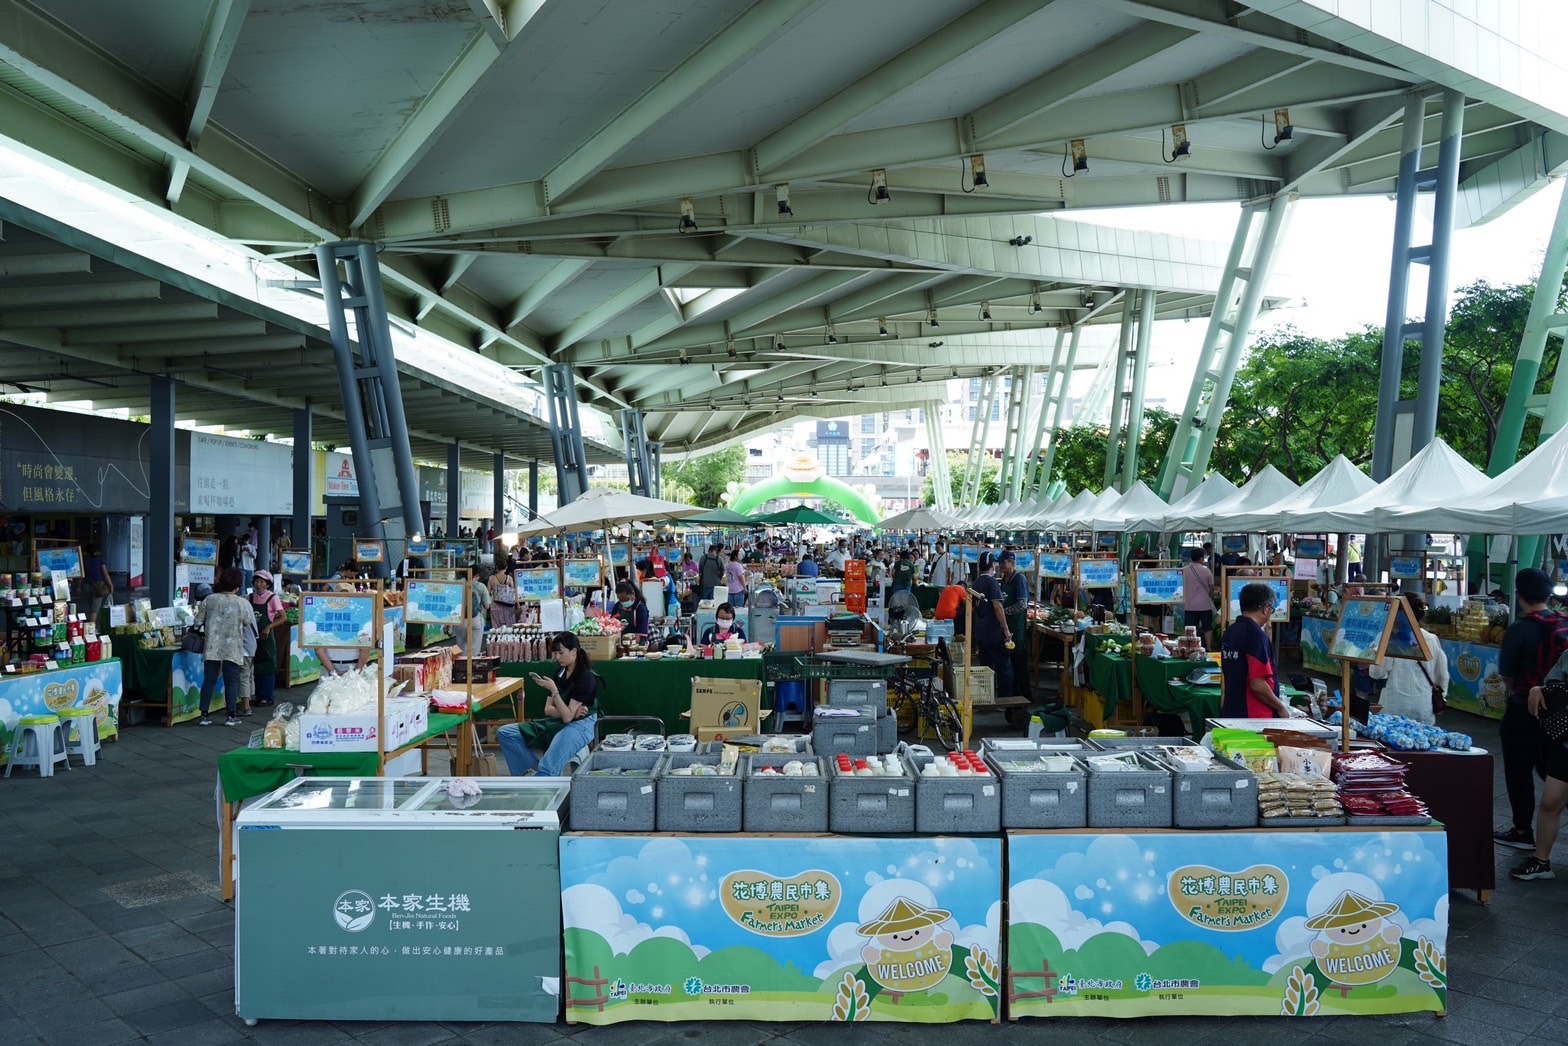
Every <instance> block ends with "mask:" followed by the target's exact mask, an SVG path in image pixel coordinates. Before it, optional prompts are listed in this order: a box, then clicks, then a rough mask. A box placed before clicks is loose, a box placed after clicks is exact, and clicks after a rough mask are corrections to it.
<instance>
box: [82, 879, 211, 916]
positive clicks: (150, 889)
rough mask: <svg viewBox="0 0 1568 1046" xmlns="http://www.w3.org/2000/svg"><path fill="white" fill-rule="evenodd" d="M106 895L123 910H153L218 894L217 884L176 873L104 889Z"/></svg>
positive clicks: (118, 884) (209, 880)
mask: <svg viewBox="0 0 1568 1046" xmlns="http://www.w3.org/2000/svg"><path fill="white" fill-rule="evenodd" d="M103 892H104V894H105V895H106V896H107V897H108V898H109V899H110V900H112V901H115V902H116V903H118V904H119V905H120V907H122V908H151V907H152V906H153V905H155V904H168V903H169V902H170V901H178V900H180V899H181V898H183V897H194V896H195V895H197V894H203V893H217V892H218V884H217V883H215V882H213V881H212V880H211V879H208V878H205V877H203V876H200V875H197V874H196V873H195V872H174V873H172V874H170V875H155V876H153V877H152V878H151V879H137V880H135V881H133V882H128V883H117V884H116V885H114V886H105V887H104V888H103Z"/></svg>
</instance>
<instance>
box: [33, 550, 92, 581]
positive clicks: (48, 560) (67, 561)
mask: <svg viewBox="0 0 1568 1046" xmlns="http://www.w3.org/2000/svg"><path fill="white" fill-rule="evenodd" d="M33 564H34V566H35V567H36V568H37V569H38V571H39V572H40V573H45V574H49V573H52V574H54V576H55V577H81V576H82V550H81V549H80V548H79V547H77V546H75V545H69V546H64V547H61V548H40V549H37V550H35V551H34V552H33Z"/></svg>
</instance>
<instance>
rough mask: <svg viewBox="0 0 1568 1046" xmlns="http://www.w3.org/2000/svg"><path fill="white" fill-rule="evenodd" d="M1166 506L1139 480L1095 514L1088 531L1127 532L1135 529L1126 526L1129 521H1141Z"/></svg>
mask: <svg viewBox="0 0 1568 1046" xmlns="http://www.w3.org/2000/svg"><path fill="white" fill-rule="evenodd" d="M1167 507H1168V506H1166V504H1165V502H1163V501H1161V500H1160V496H1159V495H1158V494H1156V493H1155V492H1154V491H1152V490H1150V489H1149V487H1148V485H1147V484H1146V483H1144V482H1143V480H1141V479H1140V480H1139V481H1138V482H1136V483H1134V484H1133V485H1132V489H1131V490H1129V491H1127V493H1125V494H1123V495H1122V496H1121V497H1119V498H1117V500H1116V503H1115V504H1114V505H1112V506H1110V507H1109V508H1107V509H1105V510H1104V511H1101V512H1097V513H1095V515H1094V518H1093V519H1092V520H1091V521H1090V523H1091V526H1090V527H1089V529H1090V530H1097V531H1107V530H1110V531H1128V530H1133V529H1136V528H1134V527H1130V526H1128V522H1129V521H1130V520H1138V519H1143V518H1144V517H1146V516H1151V515H1153V514H1155V513H1157V512H1161V511H1164V510H1165V509H1166V508H1167Z"/></svg>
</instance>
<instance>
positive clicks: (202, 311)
mask: <svg viewBox="0 0 1568 1046" xmlns="http://www.w3.org/2000/svg"><path fill="white" fill-rule="evenodd" d="M217 318H218V306H217V304H216V303H215V302H210V301H181V302H164V303H160V304H157V305H119V306H112V305H110V306H102V307H99V308H93V307H91V306H78V307H76V308H72V309H25V310H18V311H16V312H6V313H0V328H6V327H117V326H122V325H129V326H135V325H138V324H142V323H159V322H162V323H175V322H180V321H184V320H215V319H217Z"/></svg>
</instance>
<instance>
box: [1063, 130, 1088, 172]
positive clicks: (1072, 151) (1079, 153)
mask: <svg viewBox="0 0 1568 1046" xmlns="http://www.w3.org/2000/svg"><path fill="white" fill-rule="evenodd" d="M1068 160H1072V165H1073V169H1072V171H1071V172H1069V171H1068V170H1067V161H1068ZM1088 169H1089V147H1088V146H1087V145H1085V144H1084V140H1083V139H1082V138H1074V139H1073V140H1072V141H1071V142H1069V143H1068V146H1067V151H1066V152H1064V153H1063V154H1062V177H1064V178H1072V177H1074V176H1075V175H1078V174H1081V173H1083V172H1084V171H1087V170H1088Z"/></svg>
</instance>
